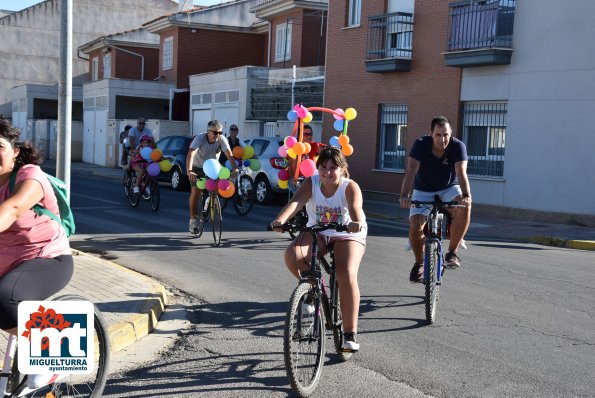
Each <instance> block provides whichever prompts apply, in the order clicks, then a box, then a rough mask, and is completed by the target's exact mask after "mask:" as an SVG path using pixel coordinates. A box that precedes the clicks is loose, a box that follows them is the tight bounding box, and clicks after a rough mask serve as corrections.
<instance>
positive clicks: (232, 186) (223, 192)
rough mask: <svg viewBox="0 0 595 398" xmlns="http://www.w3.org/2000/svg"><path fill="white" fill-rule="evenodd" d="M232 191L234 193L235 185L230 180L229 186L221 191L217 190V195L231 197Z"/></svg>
mask: <svg viewBox="0 0 595 398" xmlns="http://www.w3.org/2000/svg"><path fill="white" fill-rule="evenodd" d="M234 193H236V187H235V185H233V184H232V183H231V182H230V183H229V188H227V189H226V190H225V191H222V190H221V189H220V190H219V195H221V197H223V198H231V197H232V196H233V194H234Z"/></svg>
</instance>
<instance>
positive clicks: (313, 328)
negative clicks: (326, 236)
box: [268, 223, 353, 397]
mask: <svg viewBox="0 0 595 398" xmlns="http://www.w3.org/2000/svg"><path fill="white" fill-rule="evenodd" d="M280 228H281V229H283V230H284V231H286V232H289V231H290V230H293V232H305V233H309V234H311V235H312V238H313V240H312V250H311V259H310V270H309V271H305V272H301V273H300V274H301V275H300V280H299V283H298V286H297V287H296V288H295V290H294V291H293V294H292V295H291V298H290V300H289V308H288V310H287V315H286V318H285V331H284V334H283V358H284V361H285V370H286V371H287V376H288V377H289V383H290V384H291V388H292V389H293V391H294V392H295V393H296V394H297V395H298V396H300V397H307V396H310V395H311V394H312V393H313V392H314V390H315V389H316V387H317V386H318V382H319V381H320V376H321V374H322V366H323V365H324V356H325V340H326V336H325V332H326V330H329V331H331V332H332V335H333V341H334V346H335V352H336V353H337V355H338V357H339V359H340V360H341V361H347V360H349V359H350V358H351V356H352V354H353V353H352V352H350V351H345V350H343V349H342V346H343V330H342V323H343V321H342V316H341V303H340V300H339V284H338V282H337V278H336V274H335V257H334V251H333V248H332V246H331V247H329V248H328V256H329V259H330V261H327V259H326V258H325V257H323V256H322V255H320V254H319V252H318V239H316V234H317V233H318V232H321V231H325V230H327V229H334V230H336V231H347V227H346V226H344V225H340V224H337V223H328V224H320V223H319V224H316V225H313V226H311V227H306V226H302V227H299V229H296V227H295V226H294V225H291V224H287V223H286V224H283V225H282V226H280ZM268 229H269V230H271V229H272V228H271V227H270V226H269V228H268ZM322 269H324V271H325V272H326V273H328V274H329V276H330V279H329V284H328V285H327V284H326V283H325V279H324V276H323V274H322ZM304 304H306V305H313V306H314V311H313V312H311V313H308V312H306V311H304V310H303V308H304Z"/></svg>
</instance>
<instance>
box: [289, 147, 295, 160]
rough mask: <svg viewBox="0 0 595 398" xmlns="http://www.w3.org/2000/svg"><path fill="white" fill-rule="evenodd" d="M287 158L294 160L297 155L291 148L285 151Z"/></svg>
mask: <svg viewBox="0 0 595 398" xmlns="http://www.w3.org/2000/svg"><path fill="white" fill-rule="evenodd" d="M287 156H289V157H290V158H292V159H295V158H296V157H297V154H296V153H295V152H294V151H293V148H288V149H287Z"/></svg>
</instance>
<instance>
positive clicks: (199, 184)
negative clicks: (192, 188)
mask: <svg viewBox="0 0 595 398" xmlns="http://www.w3.org/2000/svg"><path fill="white" fill-rule="evenodd" d="M196 187H197V188H198V189H205V188H206V187H207V179H206V178H200V179H198V180H196Z"/></svg>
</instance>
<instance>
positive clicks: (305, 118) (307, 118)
mask: <svg viewBox="0 0 595 398" xmlns="http://www.w3.org/2000/svg"><path fill="white" fill-rule="evenodd" d="M313 117H314V116H312V113H310V112H308V114H307V115H306V116H304V118H303V119H302V120H303V121H304V123H310V122H311V121H312V118H313Z"/></svg>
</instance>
